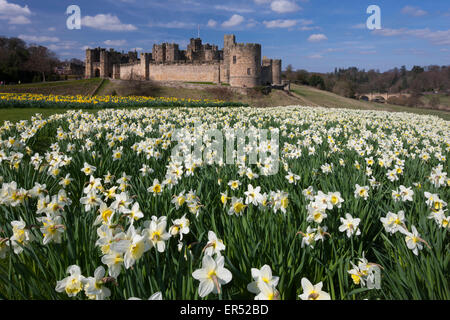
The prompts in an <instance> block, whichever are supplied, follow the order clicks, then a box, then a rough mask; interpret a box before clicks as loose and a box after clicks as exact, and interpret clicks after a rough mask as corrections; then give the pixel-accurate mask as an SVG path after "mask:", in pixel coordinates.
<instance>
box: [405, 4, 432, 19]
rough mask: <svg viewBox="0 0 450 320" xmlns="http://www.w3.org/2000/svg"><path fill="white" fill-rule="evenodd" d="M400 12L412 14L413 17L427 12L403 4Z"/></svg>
mask: <svg viewBox="0 0 450 320" xmlns="http://www.w3.org/2000/svg"><path fill="white" fill-rule="evenodd" d="M402 13H403V14H406V15H409V16H413V17H420V16H424V15H426V14H427V12H426V11H424V10H422V9H420V8H417V7H412V6H405V7H403V9H402Z"/></svg>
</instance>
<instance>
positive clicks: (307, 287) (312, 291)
mask: <svg viewBox="0 0 450 320" xmlns="http://www.w3.org/2000/svg"><path fill="white" fill-rule="evenodd" d="M322 286H323V284H322V282H319V283H318V284H316V285H312V283H311V282H310V281H309V280H308V279H306V278H302V288H303V294H301V295H299V298H300V299H302V300H331V297H330V295H329V294H328V293H326V292H325V291H322Z"/></svg>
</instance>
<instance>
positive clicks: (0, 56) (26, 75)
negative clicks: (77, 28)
mask: <svg viewBox="0 0 450 320" xmlns="http://www.w3.org/2000/svg"><path fill="white" fill-rule="evenodd" d="M67 62H74V63H76V64H79V63H82V61H79V60H77V59H72V60H70V61H60V60H59V59H58V57H57V56H56V54H55V53H54V52H52V51H51V50H49V49H48V48H47V47H44V46H41V45H36V44H31V45H27V44H26V43H25V41H23V40H22V39H19V38H6V37H0V82H3V83H6V84H11V83H29V82H41V81H55V80H61V79H60V78H61V77H60V75H59V74H58V73H57V72H56V69H55V68H56V67H58V66H61V65H62V64H63V63H67Z"/></svg>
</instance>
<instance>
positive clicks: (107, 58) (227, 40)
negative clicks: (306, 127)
mask: <svg viewBox="0 0 450 320" xmlns="http://www.w3.org/2000/svg"><path fill="white" fill-rule="evenodd" d="M85 74H86V77H87V78H94V77H105V78H107V77H112V78H114V79H122V80H155V81H191V82H214V83H228V84H230V85H231V86H233V87H241V88H252V87H256V86H259V85H267V84H281V60H272V59H268V58H266V57H264V59H261V45H260V44H256V43H247V44H244V43H236V37H235V36H234V35H225V36H224V48H223V50H219V48H218V46H215V45H210V44H202V40H201V39H199V38H196V39H194V38H193V39H191V41H190V44H189V45H188V46H187V50H179V46H178V45H177V44H170V43H163V44H155V45H153V51H152V53H143V54H142V55H141V57H140V59H139V58H138V55H137V53H136V52H128V53H120V52H116V51H114V50H112V49H110V50H109V51H107V50H106V49H102V48H96V49H87V50H86V70H85Z"/></svg>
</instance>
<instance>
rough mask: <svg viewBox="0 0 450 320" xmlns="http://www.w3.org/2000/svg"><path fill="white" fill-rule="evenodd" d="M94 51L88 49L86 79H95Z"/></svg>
mask: <svg viewBox="0 0 450 320" xmlns="http://www.w3.org/2000/svg"><path fill="white" fill-rule="evenodd" d="M93 62H94V51H93V50H91V49H86V74H85V75H86V78H88V79H90V78H94V68H93V65H92V64H93Z"/></svg>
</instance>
